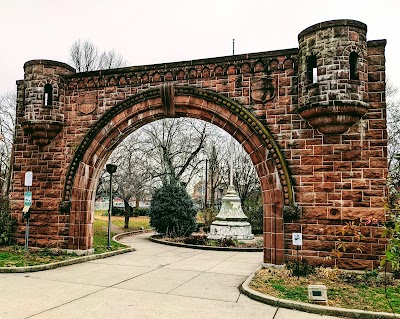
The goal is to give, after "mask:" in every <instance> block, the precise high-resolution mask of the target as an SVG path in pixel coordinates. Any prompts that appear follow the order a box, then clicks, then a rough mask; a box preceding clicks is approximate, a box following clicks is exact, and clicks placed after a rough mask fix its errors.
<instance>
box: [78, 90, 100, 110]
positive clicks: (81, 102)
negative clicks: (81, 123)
mask: <svg viewBox="0 0 400 319" xmlns="http://www.w3.org/2000/svg"><path fill="white" fill-rule="evenodd" d="M96 108H97V92H84V93H80V94H79V96H78V111H79V113H81V114H84V115H87V114H91V113H93V112H94V111H95V110H96Z"/></svg>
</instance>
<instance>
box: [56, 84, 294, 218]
mask: <svg viewBox="0 0 400 319" xmlns="http://www.w3.org/2000/svg"><path fill="white" fill-rule="evenodd" d="M178 96H193V97H196V98H201V99H203V100H205V101H209V102H212V103H214V104H217V105H218V106H220V107H222V108H225V109H227V110H229V111H230V112H231V113H233V114H235V115H236V116H237V117H238V118H240V119H241V120H242V121H243V122H245V123H246V124H247V125H248V126H249V127H250V128H251V130H252V131H253V133H254V134H256V135H257V136H258V137H259V138H260V139H261V140H262V141H263V143H264V145H265V146H266V149H267V150H268V152H269V156H270V157H271V159H272V161H273V162H274V165H275V167H276V172H277V175H278V178H279V180H280V184H281V186H282V195H283V203H284V205H286V206H293V205H294V193H293V187H292V185H293V183H292V178H291V175H290V171H289V167H288V165H287V162H286V160H285V158H284V156H283V153H282V151H281V149H280V147H279V145H278V143H277V142H276V141H275V139H274V137H273V136H272V134H271V132H270V130H269V129H268V127H266V126H265V125H263V124H262V123H261V122H260V120H258V119H257V118H256V116H255V115H253V114H252V113H251V112H250V111H249V110H248V109H247V108H246V107H244V106H242V105H240V104H239V103H237V102H235V101H233V100H232V99H229V98H227V97H225V96H223V95H221V94H218V93H216V92H214V91H211V90H206V89H201V88H198V87H191V86H175V85H174V84H172V83H167V84H163V85H161V86H159V87H157V88H154V89H149V90H147V91H144V92H141V93H139V94H136V95H133V96H131V97H129V98H128V99H126V100H124V101H123V102H120V103H118V104H117V105H115V106H114V107H112V108H110V109H109V110H108V111H107V112H105V113H104V114H103V115H102V116H101V118H100V119H99V120H98V121H97V122H96V123H95V124H94V125H92V127H91V128H90V129H89V131H88V132H87V133H86V135H85V137H84V138H83V140H82V142H81V143H80V145H79V146H78V148H77V150H76V151H75V154H74V157H73V159H72V161H71V163H70V166H69V168H68V172H67V175H66V180H65V184H64V188H63V194H62V201H61V203H60V211H61V212H63V213H68V212H69V211H70V207H71V198H72V194H71V193H72V188H73V185H74V181H75V176H76V173H77V170H78V167H79V163H80V162H81V161H82V160H83V157H84V155H85V153H86V152H87V150H88V148H89V147H90V145H91V142H92V141H93V139H94V137H95V136H96V135H97V134H98V133H99V132H100V130H102V129H103V128H104V127H105V126H106V125H107V124H109V122H110V121H111V120H112V119H113V118H114V117H115V116H117V115H118V114H119V113H121V112H123V111H124V110H126V109H128V108H130V107H132V106H134V105H135V104H137V103H141V102H146V101H147V100H149V99H154V98H161V101H162V106H163V109H164V114H165V116H166V117H173V116H176V114H175V107H174V98H175V97H178Z"/></svg>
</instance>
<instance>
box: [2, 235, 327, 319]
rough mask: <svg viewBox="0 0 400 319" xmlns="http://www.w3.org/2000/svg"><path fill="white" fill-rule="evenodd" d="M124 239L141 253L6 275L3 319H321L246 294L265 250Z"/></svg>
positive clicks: (133, 237)
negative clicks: (244, 287) (244, 289)
mask: <svg viewBox="0 0 400 319" xmlns="http://www.w3.org/2000/svg"><path fill="white" fill-rule="evenodd" d="M148 236H149V234H144V235H137V236H132V237H126V238H124V239H123V240H122V241H123V242H124V243H126V244H128V245H131V246H134V247H135V248H136V249H137V251H135V252H132V253H127V254H124V255H119V256H115V257H110V258H106V259H99V260H94V261H90V262H87V263H83V264H76V265H72V266H67V267H63V268H58V269H53V270H47V271H42V272H36V273H25V274H0V318H1V319H14V318H15V319H22V318H33V319H54V318H57V319H63V318H68V319H82V318H83V319H91V318H93V319H102V318H107V319H114V318H115V319H117V318H118V319H120V318H122V319H125V318H126V319H128V318H129V319H131V318H141V319H147V318H149V319H150V318H152V319H153V318H154V319H155V318H157V319H164V318H165V319H181V318H182V319H190V318H205V319H208V318H216V319H217V318H218V319H225V318H226V319H228V318H229V319H235V318H251V319H261V318H262V319H288V318H296V319H303V318H304V319H317V318H325V319H328V318H334V317H327V316H320V315H315V314H308V313H303V312H297V311H293V310H288V309H283V308H276V307H272V306H268V305H264V304H262V303H259V302H256V301H253V300H251V299H249V298H247V297H246V296H244V295H242V294H240V292H239V290H238V288H237V287H238V286H239V285H240V284H241V283H242V282H243V281H244V280H245V279H246V278H247V277H248V276H249V275H250V274H251V273H252V272H253V271H254V270H255V269H256V268H257V267H258V266H259V265H260V263H261V262H262V253H260V252H219V251H205V250H197V249H196V250H194V249H187V248H180V247H173V246H166V245H160V244H156V243H152V242H150V241H149V240H148V239H147V238H148Z"/></svg>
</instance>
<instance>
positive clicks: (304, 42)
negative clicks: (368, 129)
mask: <svg viewBox="0 0 400 319" xmlns="http://www.w3.org/2000/svg"><path fill="white" fill-rule="evenodd" d="M366 33H367V26H366V25H365V24H364V23H362V22H359V21H354V20H333V21H327V22H322V23H318V24H315V25H313V26H311V27H309V28H307V29H305V30H304V31H302V32H301V33H300V34H299V36H298V39H299V113H300V115H301V117H303V118H304V119H305V120H307V121H308V123H309V124H310V125H311V126H312V127H313V128H315V129H317V130H318V131H319V132H321V133H323V134H342V133H345V132H346V131H347V130H348V129H349V128H350V126H352V125H353V124H355V123H357V122H358V120H359V119H360V118H361V117H362V116H363V115H364V114H366V113H367V111H368V73H367V72H368V67H367V41H366Z"/></svg>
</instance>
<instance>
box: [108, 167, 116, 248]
mask: <svg viewBox="0 0 400 319" xmlns="http://www.w3.org/2000/svg"><path fill="white" fill-rule="evenodd" d="M106 170H107V172H108V174H110V200H109V202H110V203H109V206H108V238H107V248H108V249H110V248H111V215H112V209H113V194H112V176H113V174H114V173H115V172H116V171H117V165H115V164H107V165H106Z"/></svg>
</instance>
